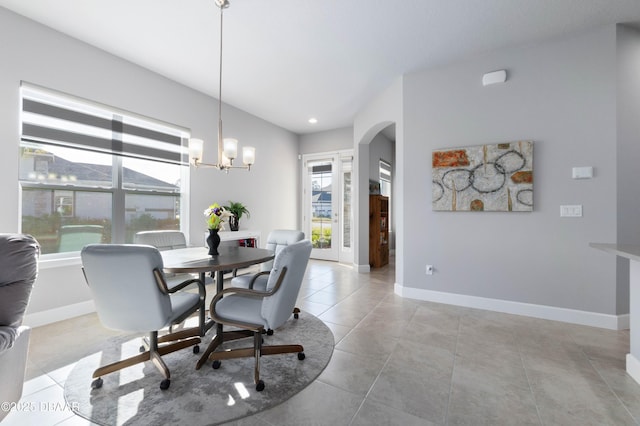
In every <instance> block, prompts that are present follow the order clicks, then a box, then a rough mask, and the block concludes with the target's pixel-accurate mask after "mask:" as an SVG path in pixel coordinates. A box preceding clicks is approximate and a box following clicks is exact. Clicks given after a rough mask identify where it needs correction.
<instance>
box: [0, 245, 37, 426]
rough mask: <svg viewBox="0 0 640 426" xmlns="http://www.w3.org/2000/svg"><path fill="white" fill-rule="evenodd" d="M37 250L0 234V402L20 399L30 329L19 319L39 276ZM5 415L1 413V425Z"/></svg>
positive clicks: (22, 315) (22, 316)
mask: <svg viewBox="0 0 640 426" xmlns="http://www.w3.org/2000/svg"><path fill="white" fill-rule="evenodd" d="M39 255H40V246H39V244H38V242H37V241H36V240H35V239H34V238H33V237H32V236H31V235H24V234H0V402H18V401H19V400H20V397H21V396H22V387H23V383H24V373H25V367H26V365H27V352H28V349H29V336H30V334H31V329H30V328H29V327H27V326H24V325H22V319H23V318H24V313H25V311H26V309H27V304H28V303H29V298H30V297H31V289H32V288H33V284H34V283H35V281H36V278H37V276H38V256H39ZM7 414H8V411H5V410H0V421H1V420H2V419H3V418H4V417H5V416H6V415H7Z"/></svg>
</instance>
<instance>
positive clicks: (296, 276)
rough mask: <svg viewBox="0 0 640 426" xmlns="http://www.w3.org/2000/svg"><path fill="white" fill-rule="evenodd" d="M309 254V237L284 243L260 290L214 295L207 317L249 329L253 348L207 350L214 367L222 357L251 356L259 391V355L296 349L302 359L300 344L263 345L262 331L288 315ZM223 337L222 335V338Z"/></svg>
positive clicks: (227, 289) (243, 290) (238, 290)
mask: <svg viewBox="0 0 640 426" xmlns="http://www.w3.org/2000/svg"><path fill="white" fill-rule="evenodd" d="M310 254H311V242H310V241H309V240H303V241H299V242H297V243H294V244H291V245H288V246H287V247H284V248H283V249H282V250H280V251H279V252H278V254H277V255H276V257H275V259H274V262H273V269H271V272H270V273H268V272H267V273H268V275H269V279H268V281H267V285H266V288H265V290H264V291H259V290H251V289H245V288H237V287H229V288H226V289H224V290H223V291H222V292H220V293H218V294H216V296H215V297H214V298H213V300H212V301H211V307H210V309H209V314H210V315H211V318H212V319H213V320H214V321H216V322H217V323H218V324H222V325H223V326H224V325H229V326H233V327H239V328H240V329H241V330H245V331H249V332H251V334H252V335H253V347H250V348H243V349H232V350H223V351H218V352H213V353H211V354H210V355H209V359H210V360H213V361H214V362H213V368H214V369H217V368H219V367H220V365H221V363H220V360H222V359H231V358H241V357H250V356H253V357H255V368H254V381H255V384H256V390H258V391H262V390H263V389H264V382H263V381H262V380H260V357H261V356H263V355H276V354H285V353H296V352H297V353H298V359H300V360H303V359H304V357H305V355H304V348H303V347H302V346H301V345H297V344H292V345H277V346H263V345H262V333H263V331H264V330H267V329H273V330H275V329H277V328H278V327H280V326H281V325H282V324H284V323H285V321H287V320H288V319H289V318H290V317H291V310H292V309H293V306H294V304H295V303H296V299H297V297H298V292H299V291H300V286H301V284H302V279H303V278H304V273H305V270H306V268H307V263H308V262H309V255H310ZM230 333H237V332H230ZM223 336H224V335H223ZM224 339H225V338H224V337H223V338H222V340H223V341H224Z"/></svg>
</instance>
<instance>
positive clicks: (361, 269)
mask: <svg viewBox="0 0 640 426" xmlns="http://www.w3.org/2000/svg"><path fill="white" fill-rule="evenodd" d="M353 266H354V267H355V269H356V271H358V272H361V273H366V272H371V266H370V265H369V264H368V263H367V264H366V265H356V264H355V263H354V264H353Z"/></svg>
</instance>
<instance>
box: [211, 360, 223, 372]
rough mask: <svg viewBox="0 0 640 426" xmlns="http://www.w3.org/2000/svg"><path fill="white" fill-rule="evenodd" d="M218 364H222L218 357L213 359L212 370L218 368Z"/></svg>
mask: <svg viewBox="0 0 640 426" xmlns="http://www.w3.org/2000/svg"><path fill="white" fill-rule="evenodd" d="M220 365H222V363H221V362H220V360H219V359H216V360H215V361H213V364H211V367H213V369H214V370H217V369H218V368H220Z"/></svg>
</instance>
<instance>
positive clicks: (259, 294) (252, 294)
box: [209, 266, 287, 321]
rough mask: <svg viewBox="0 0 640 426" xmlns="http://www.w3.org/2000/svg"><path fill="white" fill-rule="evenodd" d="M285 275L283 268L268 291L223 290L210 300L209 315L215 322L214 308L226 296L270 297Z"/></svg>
mask: <svg viewBox="0 0 640 426" xmlns="http://www.w3.org/2000/svg"><path fill="white" fill-rule="evenodd" d="M264 273H267V274H268V273H269V271H266V272H264ZM286 273H287V267H286V266H285V267H284V268H282V272H281V273H280V276H279V277H278V281H277V282H276V285H275V286H274V287H273V288H272V289H271V290H269V291H260V290H253V289H248V288H241V287H228V288H225V289H223V290H222V291H221V292H219V293H217V294H216V295H215V296H214V297H213V299H212V300H211V304H210V305H209V315H210V316H211V318H212V319H213V320H214V321H216V317H217V315H216V314H215V306H216V304H217V303H218V302H219V301H220V299H222V298H223V297H224V296H225V295H228V294H240V295H243V296H249V297H257V298H264V297H268V296H271V295H272V294H274V293H275V292H276V291H278V289H279V288H280V285H281V284H282V281H283V280H284V276H285V274H286ZM261 274H263V272H261V273H258V274H256V276H259V275H261ZM252 281H253V280H252Z"/></svg>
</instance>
